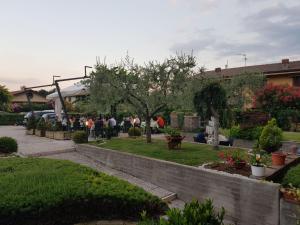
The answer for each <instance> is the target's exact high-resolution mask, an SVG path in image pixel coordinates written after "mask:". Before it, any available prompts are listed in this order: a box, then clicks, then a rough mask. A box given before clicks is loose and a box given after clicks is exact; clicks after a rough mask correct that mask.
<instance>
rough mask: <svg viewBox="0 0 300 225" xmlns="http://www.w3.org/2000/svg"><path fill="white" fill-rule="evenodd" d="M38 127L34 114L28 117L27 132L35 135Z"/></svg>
mask: <svg viewBox="0 0 300 225" xmlns="http://www.w3.org/2000/svg"><path fill="white" fill-rule="evenodd" d="M35 128H36V120H35V117H34V116H31V117H29V118H28V122H27V124H26V130H27V131H26V134H29V135H34V134H35Z"/></svg>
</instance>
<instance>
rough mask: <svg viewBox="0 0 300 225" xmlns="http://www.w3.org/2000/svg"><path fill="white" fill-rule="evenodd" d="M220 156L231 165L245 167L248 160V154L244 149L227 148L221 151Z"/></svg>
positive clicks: (236, 167)
mask: <svg viewBox="0 0 300 225" xmlns="http://www.w3.org/2000/svg"><path fill="white" fill-rule="evenodd" d="M219 157H220V158H221V159H223V160H224V161H225V163H226V164H227V165H228V166H229V167H233V168H235V169H243V168H244V167H245V166H246V164H247V162H246V154H245V153H244V152H242V150H237V149H234V150H227V151H224V152H220V153H219Z"/></svg>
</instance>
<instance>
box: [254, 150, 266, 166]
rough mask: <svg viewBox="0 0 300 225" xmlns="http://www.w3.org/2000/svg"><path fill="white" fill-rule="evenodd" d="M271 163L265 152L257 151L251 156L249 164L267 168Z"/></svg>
mask: <svg viewBox="0 0 300 225" xmlns="http://www.w3.org/2000/svg"><path fill="white" fill-rule="evenodd" d="M270 161H271V160H270V156H269V155H268V154H267V153H266V152H265V151H259V150H257V151H254V152H253V153H252V154H250V155H249V163H250V164H251V165H252V166H261V167H262V166H267V165H268V164H269V163H270Z"/></svg>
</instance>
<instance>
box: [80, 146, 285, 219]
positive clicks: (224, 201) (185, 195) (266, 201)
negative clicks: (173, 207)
mask: <svg viewBox="0 0 300 225" xmlns="http://www.w3.org/2000/svg"><path fill="white" fill-rule="evenodd" d="M77 151H79V152H80V153H82V154H84V155H87V156H89V157H92V158H93V159H95V160H97V161H99V162H101V163H104V164H105V165H107V166H110V167H112V168H115V169H118V170H121V171H124V172H126V173H129V174H131V175H133V176H136V177H138V178H141V179H144V180H147V181H149V182H151V183H153V184H155V185H158V186H160V187H162V188H165V189H167V190H170V191H172V192H175V193H177V195H178V197H179V198H180V199H182V200H184V201H191V200H192V199H194V198H196V199H198V200H203V199H206V198H211V199H213V200H214V204H215V205H216V206H217V207H221V206H224V208H225V210H226V212H227V216H228V217H227V219H228V220H231V221H232V222H233V223H234V224H242V225H278V224H279V185H278V184H273V183H266V182H262V181H257V180H252V179H249V178H246V177H242V176H238V175H231V174H227V173H222V172H217V171H213V170H208V169H204V168H196V167H191V166H185V165H180V164H176V163H172V162H166V161H162V160H156V159H151V158H147V157H141V156H136V155H132V154H128V153H122V152H118V151H113V150H107V149H101V148H97V147H94V146H90V145H78V146H77Z"/></svg>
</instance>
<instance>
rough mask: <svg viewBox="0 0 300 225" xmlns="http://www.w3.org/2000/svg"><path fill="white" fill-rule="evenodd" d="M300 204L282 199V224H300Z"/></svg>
mask: <svg viewBox="0 0 300 225" xmlns="http://www.w3.org/2000/svg"><path fill="white" fill-rule="evenodd" d="M299 224H300V205H299V204H295V203H291V202H287V201H285V200H283V199H281V200H280V225H299Z"/></svg>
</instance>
